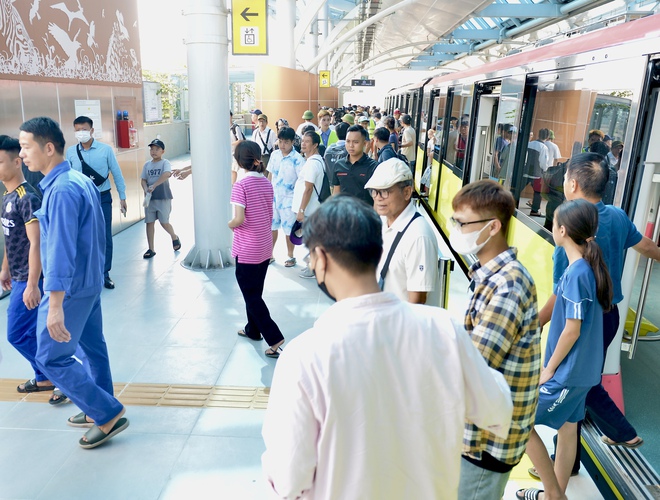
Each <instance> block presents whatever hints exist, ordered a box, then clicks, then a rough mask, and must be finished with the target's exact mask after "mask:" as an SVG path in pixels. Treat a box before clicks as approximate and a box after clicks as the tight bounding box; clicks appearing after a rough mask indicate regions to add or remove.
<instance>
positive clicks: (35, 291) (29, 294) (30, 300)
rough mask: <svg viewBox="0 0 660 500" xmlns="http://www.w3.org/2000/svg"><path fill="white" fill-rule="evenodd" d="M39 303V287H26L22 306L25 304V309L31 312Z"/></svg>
mask: <svg viewBox="0 0 660 500" xmlns="http://www.w3.org/2000/svg"><path fill="white" fill-rule="evenodd" d="M39 302H41V290H39V286H38V285H28V286H26V287H25V291H24V292H23V304H25V307H27V308H28V309H29V310H32V309H34V308H36V307H38V306H39Z"/></svg>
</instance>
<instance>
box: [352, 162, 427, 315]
mask: <svg viewBox="0 0 660 500" xmlns="http://www.w3.org/2000/svg"><path fill="white" fill-rule="evenodd" d="M364 188H365V189H366V190H368V191H369V194H371V197H372V198H373V199H374V208H375V209H376V212H378V215H380V216H381V219H382V221H383V255H382V256H381V258H380V262H379V264H378V269H377V278H379V283H380V286H381V289H382V290H384V291H386V292H391V293H393V294H394V295H396V296H397V297H399V298H400V299H401V300H407V301H408V302H411V303H413V304H426V303H430V302H429V300H428V299H429V294H430V292H432V291H433V290H434V289H435V288H436V283H437V281H438V240H437V239H436V237H435V235H434V234H433V231H432V230H431V227H430V226H429V224H428V222H426V219H424V217H422V216H421V214H420V213H418V212H417V209H416V208H415V204H414V203H413V202H412V190H413V187H412V172H411V170H410V167H409V166H408V165H406V164H405V163H404V162H403V161H401V160H399V159H398V158H390V159H389V160H385V161H384V162H383V163H381V164H380V165H378V168H376V170H375V172H374V174H373V175H372V176H371V179H369V181H368V182H367V184H366V185H365V186H364ZM413 217H414V219H413ZM400 233H403V234H402V236H401V238H400V240H399V241H397V238H398V235H399V234H400ZM395 242H396V243H395ZM390 254H391V256H390ZM435 305H437V303H436V304H435Z"/></svg>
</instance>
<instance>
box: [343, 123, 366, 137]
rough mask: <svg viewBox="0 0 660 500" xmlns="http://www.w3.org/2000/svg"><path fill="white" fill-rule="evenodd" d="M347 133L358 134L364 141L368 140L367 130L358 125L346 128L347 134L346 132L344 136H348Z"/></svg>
mask: <svg viewBox="0 0 660 500" xmlns="http://www.w3.org/2000/svg"><path fill="white" fill-rule="evenodd" d="M349 132H360V135H362V138H363V139H364V140H365V141H368V140H369V134H368V133H367V129H366V128H364V127H360V126H359V125H351V126H350V127H349V128H348V132H346V135H348V133H349Z"/></svg>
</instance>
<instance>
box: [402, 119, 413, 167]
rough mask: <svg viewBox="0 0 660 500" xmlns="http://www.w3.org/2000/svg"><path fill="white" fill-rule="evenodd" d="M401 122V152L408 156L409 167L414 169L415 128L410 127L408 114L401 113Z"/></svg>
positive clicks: (410, 120)
mask: <svg viewBox="0 0 660 500" xmlns="http://www.w3.org/2000/svg"><path fill="white" fill-rule="evenodd" d="M401 123H402V124H403V134H402V136H401V152H402V153H403V154H404V155H405V156H406V158H408V163H410V169H411V170H413V171H414V170H415V146H416V141H415V139H416V137H415V136H416V134H415V129H414V128H412V126H411V125H412V118H411V117H410V115H402V116H401Z"/></svg>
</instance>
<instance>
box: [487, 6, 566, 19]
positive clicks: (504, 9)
mask: <svg viewBox="0 0 660 500" xmlns="http://www.w3.org/2000/svg"><path fill="white" fill-rule="evenodd" d="M561 16H562V13H561V5H560V4H557V3H536V4H534V3H493V4H491V5H489V6H488V7H486V8H485V9H483V10H482V11H480V12H479V17H517V18H523V19H524V18H529V17H561Z"/></svg>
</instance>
